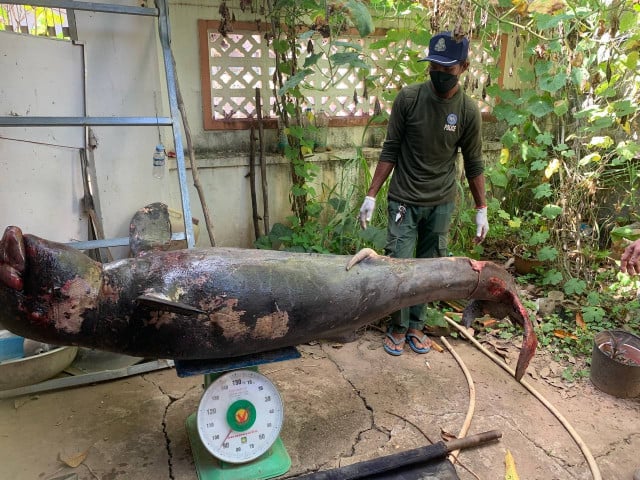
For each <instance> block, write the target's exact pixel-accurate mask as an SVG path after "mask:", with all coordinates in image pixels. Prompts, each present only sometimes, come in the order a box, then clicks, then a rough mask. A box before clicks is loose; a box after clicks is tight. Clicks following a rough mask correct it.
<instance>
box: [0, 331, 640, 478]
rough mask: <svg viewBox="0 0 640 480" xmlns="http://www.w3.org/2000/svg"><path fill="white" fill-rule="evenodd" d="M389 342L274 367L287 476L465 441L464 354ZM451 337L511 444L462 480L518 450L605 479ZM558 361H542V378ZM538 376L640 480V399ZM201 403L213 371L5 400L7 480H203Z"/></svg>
mask: <svg viewBox="0 0 640 480" xmlns="http://www.w3.org/2000/svg"><path fill="white" fill-rule="evenodd" d="M382 338H383V335H382V334H381V333H380V332H378V331H367V332H364V333H362V334H361V335H360V337H359V339H358V340H357V341H355V342H353V343H350V344H345V345H343V346H337V345H333V344H329V343H318V344H314V345H303V346H300V347H299V350H300V351H301V353H302V357H301V358H299V359H296V360H289V361H286V362H281V363H272V364H268V365H263V366H262V367H261V368H260V372H261V373H263V374H264V375H266V376H267V377H269V378H270V379H271V380H272V381H273V382H274V383H275V384H276V386H277V388H278V390H279V392H280V394H281V396H282V398H283V401H284V406H285V422H284V426H283V429H282V432H281V437H282V440H283V442H284V445H285V446H286V449H287V451H288V453H289V455H290V456H291V460H292V467H291V469H290V470H289V472H287V474H285V475H283V476H282V477H281V478H292V477H295V476H296V475H300V474H302V473H307V472H312V471H315V470H319V469H321V470H324V469H329V468H333V467H336V466H342V465H348V464H351V463H355V462H359V461H362V460H365V459H370V458H377V457H381V456H383V455H389V454H393V453H397V452H400V451H403V450H407V449H411V448H416V447H420V446H425V445H428V444H429V443H430V442H437V441H439V440H440V439H441V434H442V432H443V431H445V432H449V433H452V434H457V433H458V431H459V430H460V428H461V426H462V424H463V422H464V419H465V416H466V415H467V409H468V404H469V392H468V387H467V383H466V380H465V378H464V375H463V373H462V371H461V370H460V368H459V366H458V364H457V363H456V361H455V360H454V358H453V357H452V356H451V355H450V354H449V353H446V352H445V353H437V352H431V353H429V354H428V355H416V354H414V353H413V352H411V351H410V350H409V349H408V348H406V349H405V352H404V355H402V356H400V357H391V356H389V355H387V354H385V353H384V351H383V350H382ZM450 342H451V343H452V345H453V346H454V348H455V350H456V352H457V353H458V354H459V355H460V357H461V358H462V359H463V361H464V362H465V364H466V365H467V367H468V368H469V370H470V373H471V376H472V378H473V380H474V385H475V389H476V404H475V413H474V415H473V420H472V423H471V428H470V431H469V434H473V433H480V432H484V431H488V430H494V429H495V430H499V431H500V432H501V433H502V438H501V439H500V440H499V441H497V442H493V443H490V444H485V445H483V446H480V447H477V448H474V449H467V450H463V451H462V452H461V454H460V457H459V459H460V465H458V466H457V467H456V470H457V473H458V476H459V478H460V479H462V480H467V479H476V478H480V479H489V480H493V479H501V478H504V475H505V466H504V459H505V453H506V451H507V450H509V451H510V452H511V454H512V455H513V457H514V459H515V463H516V469H517V472H518V474H519V476H520V478H521V479H527V480H530V479H541V480H543V479H544V480H553V479H558V480H566V479H589V478H592V475H591V473H590V470H589V467H588V465H587V463H586V462H585V459H584V456H583V455H582V453H581V451H580V449H579V448H578V447H577V446H576V444H575V442H574V441H573V440H572V439H571V437H570V436H569V434H568V433H567V431H566V429H565V428H564V427H563V426H562V425H561V424H560V423H559V421H558V420H557V419H556V418H555V417H554V416H553V415H552V414H551V413H550V412H549V410H548V409H547V408H545V407H544V406H543V405H542V404H541V403H540V402H539V401H538V400H537V399H535V398H534V397H533V396H532V395H531V394H530V393H528V392H527V391H526V390H525V389H524V388H523V387H522V386H521V385H519V384H518V383H516V382H515V381H514V380H513V379H512V378H510V377H509V376H508V374H507V373H505V372H504V371H503V370H501V369H500V368H499V367H498V366H496V365H495V364H494V363H493V362H491V361H490V360H489V359H488V358H487V357H485V356H484V355H483V354H482V353H480V352H479V351H478V350H477V349H476V348H475V347H473V346H471V345H469V344H467V343H465V342H463V341H456V340H450ZM545 361H546V360H545V358H544V357H543V356H539V357H538V358H537V359H535V360H534V362H533V364H532V367H531V371H535V370H536V369H539V368H542V367H543V366H544V365H543V363H544V362H545ZM427 362H428V364H427ZM537 377H538V378H532V377H531V376H529V375H527V377H526V380H527V382H529V383H530V384H531V385H532V386H533V387H534V388H535V389H536V390H537V391H538V392H540V393H541V394H542V395H543V396H544V397H546V398H547V399H548V400H549V401H550V402H551V403H552V404H553V405H554V406H555V407H556V409H557V410H559V411H560V412H561V413H562V415H564V416H565V417H566V418H567V420H568V421H569V422H570V424H571V425H572V426H573V428H574V429H575V430H576V431H577V432H578V433H579V435H580V436H581V437H582V439H583V440H584V442H585V443H586V445H587V446H588V448H589V449H590V451H591V453H592V454H593V456H594V457H595V460H596V462H597V464H598V467H599V470H600V472H601V474H602V478H603V479H605V480H627V479H628V480H631V479H632V478H633V472H634V471H635V470H636V469H638V468H640V457H639V456H638V451H640V398H639V399H632V400H630V399H618V398H614V397H611V396H609V395H606V394H604V393H602V392H600V391H598V390H597V389H595V388H594V387H593V386H592V385H591V384H590V382H589V381H588V380H585V381H582V382H581V383H580V384H578V385H575V386H573V387H571V388H570V389H559V388H556V387H553V386H551V385H549V384H548V383H547V382H545V381H544V380H543V379H541V378H540V377H539V376H537ZM201 394H202V376H196V377H189V378H179V377H177V375H176V373H175V371H174V370H172V369H167V370H162V371H156V372H152V373H149V374H143V375H138V376H134V377H129V378H125V379H120V380H116V381H112V382H107V383H100V384H95V385H88V386H83V387H77V388H71V389H66V390H61V391H53V392H47V393H41V394H38V395H33V396H30V397H19V398H15V399H10V400H2V401H0V426H1V427H0V478H2V479H7V480H8V479H11V480H23V479H24V480H35V479H37V480H51V479H54V478H57V477H60V478H66V477H65V475H67V474H70V473H75V474H77V478H78V479H82V480H90V479H100V480H116V479H126V480H147V479H149V480H152V479H153V480H160V479H171V480H196V479H197V478H198V477H197V474H196V470H195V467H194V462H193V457H192V454H191V448H190V445H189V440H188V437H187V433H186V430H185V420H186V418H187V417H188V416H189V415H190V414H191V413H193V412H194V411H196V409H197V406H198V402H199V400H200V397H201ZM61 460H66V461H67V463H71V464H74V462H75V463H79V465H78V466H77V467H75V468H71V467H69V466H67V465H66V464H65V463H63V462H62V461H61ZM471 472H472V473H471Z"/></svg>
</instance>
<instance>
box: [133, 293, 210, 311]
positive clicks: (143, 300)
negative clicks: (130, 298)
mask: <svg viewBox="0 0 640 480" xmlns="http://www.w3.org/2000/svg"><path fill="white" fill-rule="evenodd" d="M136 301H137V302H138V304H140V305H144V306H146V307H148V308H150V309H152V310H162V311H165V312H172V313H179V314H180V315H198V314H201V313H205V312H204V310H200V309H199V308H195V307H192V306H191V305H187V304H185V303H180V302H174V301H173V300H170V299H169V298H167V297H165V296H164V295H162V294H159V293H147V294H145V295H140V296H139V297H138V298H137V299H136Z"/></svg>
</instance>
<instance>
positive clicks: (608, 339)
mask: <svg viewBox="0 0 640 480" xmlns="http://www.w3.org/2000/svg"><path fill="white" fill-rule="evenodd" d="M593 343H594V345H593V354H592V357H591V381H592V382H593V384H594V385H595V386H596V387H598V388H599V389H600V390H602V391H603V392H605V393H608V394H609V395H613V396H615V397H620V398H631V397H637V396H640V337H638V336H636V335H634V334H632V333H629V332H625V331H624V330H605V331H603V332H600V333H598V334H597V335H596V336H595V338H594V342H593Z"/></svg>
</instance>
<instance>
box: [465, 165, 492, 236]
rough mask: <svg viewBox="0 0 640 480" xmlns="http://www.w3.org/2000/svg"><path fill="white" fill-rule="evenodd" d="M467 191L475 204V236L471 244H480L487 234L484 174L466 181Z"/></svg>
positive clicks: (487, 222)
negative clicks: (468, 190) (467, 183)
mask: <svg viewBox="0 0 640 480" xmlns="http://www.w3.org/2000/svg"><path fill="white" fill-rule="evenodd" d="M468 182H469V189H470V190H471V195H472V196H473V201H474V202H475V203H476V227H477V228H476V236H475V238H474V239H473V243H476V244H480V243H482V242H483V241H484V239H485V237H486V236H487V233H488V232H489V221H488V220H487V196H486V191H485V188H484V174H482V173H481V174H480V175H476V176H475V177H473V178H469V179H468Z"/></svg>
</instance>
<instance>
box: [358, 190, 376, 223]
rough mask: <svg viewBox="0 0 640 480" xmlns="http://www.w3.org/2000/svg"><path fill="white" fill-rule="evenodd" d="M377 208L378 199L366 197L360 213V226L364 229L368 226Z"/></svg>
mask: <svg viewBox="0 0 640 480" xmlns="http://www.w3.org/2000/svg"><path fill="white" fill-rule="evenodd" d="M375 208H376V199H375V198H374V197H364V202H362V206H361V207H360V215H358V220H360V226H361V227H362V228H363V229H366V228H367V222H370V221H371V217H372V216H373V211H374V210H375Z"/></svg>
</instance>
